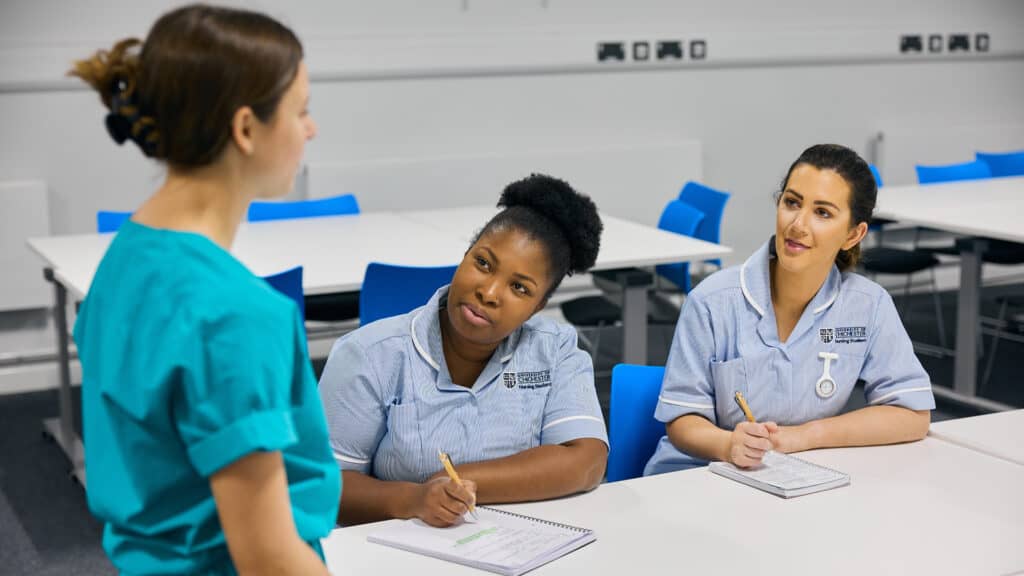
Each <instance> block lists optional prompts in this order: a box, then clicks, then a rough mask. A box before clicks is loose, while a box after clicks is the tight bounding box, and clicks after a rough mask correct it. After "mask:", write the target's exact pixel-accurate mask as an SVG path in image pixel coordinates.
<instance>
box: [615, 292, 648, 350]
mask: <svg viewBox="0 0 1024 576" xmlns="http://www.w3.org/2000/svg"><path fill="white" fill-rule="evenodd" d="M649 288H650V286H627V287H626V288H625V289H624V290H623V292H622V361H623V362H625V363H627V364H640V365H646V364H647V292H648V290H649Z"/></svg>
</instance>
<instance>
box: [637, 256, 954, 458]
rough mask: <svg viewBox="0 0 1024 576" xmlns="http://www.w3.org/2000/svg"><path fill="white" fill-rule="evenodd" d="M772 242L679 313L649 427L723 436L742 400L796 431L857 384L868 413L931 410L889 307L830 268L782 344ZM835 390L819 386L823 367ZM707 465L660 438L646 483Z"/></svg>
mask: <svg viewBox="0 0 1024 576" xmlns="http://www.w3.org/2000/svg"><path fill="white" fill-rule="evenodd" d="M774 257H775V256H774V237H773V238H772V239H771V240H769V241H768V242H767V243H765V244H764V245H763V246H762V247H761V248H760V249H759V250H758V251H757V252H755V253H754V254H753V255H752V256H751V257H750V258H749V259H747V261H746V262H745V263H744V264H743V265H742V266H736V267H732V268H728V269H726V270H722V271H721V272H718V273H715V274H713V275H711V276H710V277H708V278H707V279H706V280H704V281H703V282H701V283H700V285H698V286H697V288H696V289H694V290H693V291H692V292H691V293H690V295H689V296H688V297H687V299H686V302H685V304H684V305H683V310H682V313H681V314H680V316H679V322H678V324H677V325H676V333H675V337H674V339H673V341H672V348H671V350H670V351H669V357H668V363H667V365H666V367H665V380H664V382H662V387H661V395H660V396H659V399H658V404H657V407H656V409H655V413H654V417H655V418H657V419H658V420H660V421H662V422H665V423H669V422H672V421H673V420H675V419H676V418H679V417H680V416H684V415H686V414H700V415H701V416H704V417H705V418H707V419H708V420H710V421H711V422H712V423H713V424H715V425H717V426H718V427H719V428H723V429H725V430H732V429H733V428H735V427H736V424H738V423H740V422H741V421H743V419H744V417H743V412H742V411H741V410H740V408H739V407H738V406H737V405H736V402H735V401H734V399H733V396H734V394H735V393H736V392H742V393H743V395H744V396H745V397H746V399H747V402H748V404H749V405H750V409H751V411H752V412H753V413H754V415H755V416H756V417H757V419H758V420H760V421H769V420H773V421H775V422H777V423H779V424H783V425H794V424H802V423H804V422H808V421H810V420H817V419H821V418H827V417H830V416H835V415H836V414H839V412H840V411H842V409H843V407H844V406H846V402H847V400H848V399H849V397H850V394H851V393H852V392H853V389H854V386H855V385H856V384H857V382H858V381H863V382H864V395H865V397H866V399H867V402H868V404H871V405H880V404H884V405H890V406H903V407H905V408H909V409H911V410H931V409H933V408H935V398H934V396H932V388H931V380H930V379H929V377H928V374H927V373H926V372H925V371H924V368H923V367H922V366H921V362H920V361H918V359H917V357H916V356H915V355H914V348H913V345H912V344H911V342H910V337H909V336H907V332H906V330H905V329H904V328H903V323H902V322H901V321H900V317H899V314H897V313H896V307H895V306H894V305H893V302H892V297H890V296H889V293H888V292H886V291H885V289H884V288H882V287H881V286H879V285H878V284H876V283H874V282H872V281H870V280H868V279H867V278H864V277H863V276H860V275H858V274H854V273H851V272H840V271H839V268H837V267H835V266H833V267H832V271H831V272H829V275H828V277H827V278H826V279H825V283H824V284H822V286H821V288H820V289H819V290H818V293H817V294H816V295H815V296H814V298H813V299H811V302H810V303H809V304H807V307H806V308H805V309H804V312H803V315H801V317H800V320H799V321H798V322H797V324H796V327H795V328H794V329H793V332H792V333H791V334H790V335H789V338H788V339H787V340H786V342H780V341H779V336H778V329H777V327H776V322H775V311H774V309H773V307H772V301H771V283H770V281H769V262H770V260H771V259H772V258H774ZM823 355H827V356H829V358H828V363H829V366H828V370H829V372H830V374H831V376H832V380H833V381H834V388H823V389H822V391H823V392H825V393H827V394H819V386H818V385H817V383H818V381H819V380H820V379H821V378H822V376H823V374H824V373H825V361H826V358H824V357H823ZM704 464H707V462H706V461H704V460H700V459H697V458H694V457H692V456H690V455H688V454H686V453H684V452H682V451H680V450H679V449H677V448H676V447H675V446H673V445H672V443H671V442H670V441H669V439H668V437H667V436H663V437H662V438H661V441H660V442H659V444H658V447H657V449H656V450H655V453H654V456H652V457H651V459H650V461H648V462H647V467H646V469H645V470H644V474H645V475H650V474H660V473H662V472H671V471H674V470H683V469H686V468H692V467H695V466H702V465H704Z"/></svg>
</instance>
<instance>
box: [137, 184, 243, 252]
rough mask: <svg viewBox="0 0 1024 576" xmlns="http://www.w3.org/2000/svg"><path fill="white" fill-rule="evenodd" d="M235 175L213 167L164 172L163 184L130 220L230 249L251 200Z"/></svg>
mask: <svg viewBox="0 0 1024 576" xmlns="http://www.w3.org/2000/svg"><path fill="white" fill-rule="evenodd" d="M244 190H245V188H244V187H243V186H242V185H241V179H240V178H238V177H237V173H235V171H232V170H231V169H230V168H229V167H226V166H223V165H220V164H215V165H213V166H207V167H203V168H198V169H195V170H188V171H180V170H176V169H174V168H170V167H169V168H168V171H167V180H166V181H165V182H164V184H163V186H161V187H160V189H159V190H157V192H156V193H155V194H153V196H152V197H150V198H149V200H147V201H146V202H145V203H144V204H143V205H142V207H140V208H139V209H138V210H137V211H136V212H135V214H134V215H133V216H132V219H133V220H135V221H137V222H139V223H141V224H145V225H147V226H153V227H155V228H166V229H170V230H180V231H184V232H195V233H197V234H201V235H203V236H206V237H207V238H209V239H210V240H212V241H213V242H215V243H216V244H218V245H220V246H221V247H222V248H224V249H225V250H229V249H230V248H231V243H232V242H233V241H234V238H235V233H236V232H237V231H238V225H239V223H240V222H241V221H242V218H243V217H244V216H245V212H246V210H247V209H248V206H249V202H250V200H252V198H250V197H249V196H248V195H247V194H246V193H245V191H244Z"/></svg>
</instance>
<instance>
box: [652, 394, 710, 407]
mask: <svg viewBox="0 0 1024 576" xmlns="http://www.w3.org/2000/svg"><path fill="white" fill-rule="evenodd" d="M658 401H659V402H664V403H665V404H671V405H673V406H682V407H683V408H696V409H697V410H711V409H712V408H714V406H712V405H711V404H693V403H692V402H680V401H679V400H669V399H668V398H665V397H664V396H661V395H659V396H658Z"/></svg>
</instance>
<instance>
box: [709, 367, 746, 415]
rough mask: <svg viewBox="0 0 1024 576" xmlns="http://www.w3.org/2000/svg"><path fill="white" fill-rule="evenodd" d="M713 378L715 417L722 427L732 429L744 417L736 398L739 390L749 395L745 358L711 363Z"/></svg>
mask: <svg viewBox="0 0 1024 576" xmlns="http://www.w3.org/2000/svg"><path fill="white" fill-rule="evenodd" d="M711 379H712V381H713V382H712V383H713V386H714V389H715V418H716V419H717V420H718V422H717V424H718V426H719V427H720V428H724V429H726V430H732V429H733V428H734V427H735V426H736V423H738V422H740V421H741V420H743V419H744V416H743V411H742V410H740V407H739V405H737V404H736V400H735V399H734V397H735V395H736V393H737V392H740V393H742V394H743V396H744V397H747V396H748V394H747V366H746V362H745V360H744V359H743V358H742V357H740V358H733V359H732V360H728V361H726V362H712V363H711Z"/></svg>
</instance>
